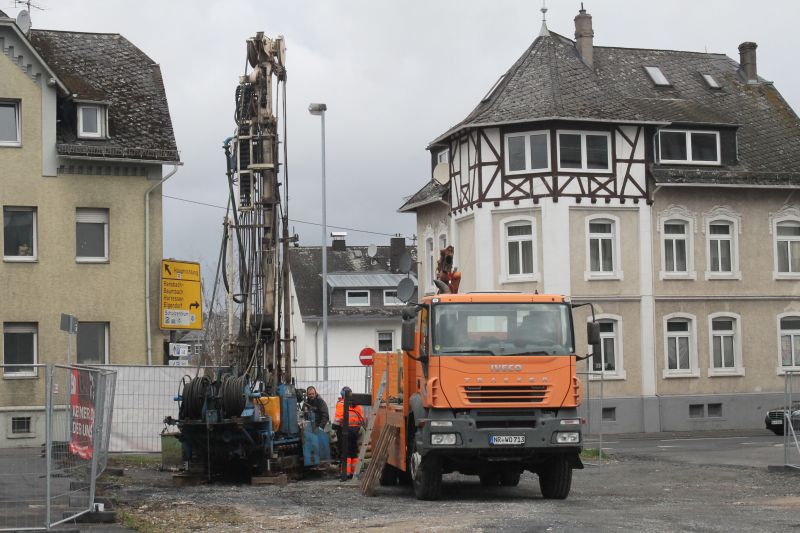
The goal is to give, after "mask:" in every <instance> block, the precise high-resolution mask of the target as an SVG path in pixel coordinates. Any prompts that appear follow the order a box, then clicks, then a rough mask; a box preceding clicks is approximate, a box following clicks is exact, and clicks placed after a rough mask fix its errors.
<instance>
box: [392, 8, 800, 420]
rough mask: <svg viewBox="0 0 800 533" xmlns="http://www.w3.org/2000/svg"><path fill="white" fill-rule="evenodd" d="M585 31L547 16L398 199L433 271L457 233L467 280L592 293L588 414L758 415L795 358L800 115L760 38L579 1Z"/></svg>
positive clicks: (467, 287) (437, 142)
mask: <svg viewBox="0 0 800 533" xmlns="http://www.w3.org/2000/svg"><path fill="white" fill-rule="evenodd" d="M575 37H576V39H575V41H573V40H571V39H568V38H566V37H563V36H561V35H558V34H556V33H554V32H551V31H549V30H548V29H547V27H546V25H543V27H542V31H541V33H540V35H539V36H538V37H537V38H536V39H535V40H534V41H533V43H532V44H531V45H530V46H529V47H528V49H526V50H525V51H524V53H523V54H522V55H521V56H520V57H519V58H518V59H517V61H516V62H515V63H514V64H513V65H512V66H511V68H509V69H508V70H507V71H506V72H505V73H501V75H500V77H499V79H498V80H497V82H496V83H495V84H494V86H493V87H492V88H491V89H490V90H489V92H488V93H487V94H486V95H485V96H483V98H482V99H481V100H480V102H478V104H477V105H476V106H475V108H474V109H473V110H472V111H471V112H470V113H469V114H467V116H466V117H465V118H464V120H462V121H461V122H459V123H458V124H456V125H455V126H453V127H452V128H450V129H449V130H447V131H445V132H444V133H443V134H442V135H440V136H439V137H437V138H436V139H434V140H433V141H432V142H431V143H430V145H429V147H428V149H429V150H430V151H431V154H432V162H433V166H432V170H433V172H432V174H433V179H432V181H431V182H429V183H428V184H426V185H425V186H424V187H423V188H422V189H420V190H419V191H418V192H417V193H416V194H415V195H413V196H412V197H410V198H409V199H408V201H407V202H406V203H405V204H404V205H403V207H401V209H400V210H401V211H402V212H414V213H415V214H416V216H417V229H418V234H419V236H420V240H419V243H418V246H419V256H420V258H425V259H424V260H423V261H421V262H422V263H423V266H422V267H421V271H420V273H421V277H420V282H421V283H420V290H421V291H422V292H429V293H430V292H433V291H435V287H433V285H432V284H431V283H430V277H431V276H432V272H433V267H432V266H428V265H426V264H425V263H426V262H429V259H430V258H431V257H434V256H435V255H436V254H437V252H438V250H437V247H438V244H439V243H440V242H447V243H452V244H453V245H454V246H455V264H456V265H457V266H458V267H459V268H460V270H461V271H462V281H461V288H462V290H464V291H467V292H468V291H475V290H478V291H484V290H512V291H528V292H533V291H539V292H546V293H562V294H569V295H570V296H571V297H572V298H573V299H574V300H575V301H581V302H591V303H592V304H593V305H594V310H595V314H596V318H597V319H598V320H600V322H601V336H602V338H603V348H602V352H601V354H598V357H596V358H594V359H593V360H592V361H591V363H588V366H587V368H586V371H587V373H588V374H589V375H588V376H587V377H586V380H585V386H586V387H587V390H589V389H592V390H593V392H591V393H590V394H591V395H596V394H597V393H598V390H597V388H593V384H594V383H595V380H600V378H601V377H602V378H603V381H604V383H605V385H604V387H605V389H604V391H605V393H604V394H605V398H604V403H603V408H602V410H603V417H602V421H601V420H599V419H598V418H597V417H595V418H594V419H593V421H590V426H591V427H590V430H592V431H595V430H598V429H600V426H601V425H602V429H603V430H604V431H610V432H614V431H671V430H686V429H700V428H709V429H710V428H755V427H759V426H761V425H762V424H763V412H762V410H761V406H763V405H769V404H772V403H775V402H777V401H778V400H777V399H778V398H779V397H780V391H781V390H782V388H783V380H784V374H785V373H786V372H787V371H789V370H797V371H800V351H798V349H797V347H796V346H794V345H792V344H791V339H793V338H795V337H796V336H797V333H796V331H797V329H796V328H797V324H800V298H798V296H797V295H798V291H797V283H798V281H800V200H799V199H798V194H797V192H798V189H800V172H799V171H798V169H800V119H798V117H797V115H796V114H795V113H794V111H793V110H792V109H791V108H790V107H789V106H788V104H787V103H786V101H785V100H784V99H783V98H782V97H781V95H780V93H779V92H778V90H777V89H776V88H775V86H774V85H773V84H772V83H771V82H767V81H765V80H764V79H763V78H762V77H759V76H758V73H757V69H756V65H757V61H756V54H755V51H756V45H755V43H751V42H745V43H742V44H741V45H740V47H739V53H740V58H739V61H738V62H737V61H734V60H732V59H730V58H729V57H727V56H726V55H724V54H715V53H707V52H702V53H700V52H685V51H676V50H650V49H641V48H618V47H606V46H595V45H594V31H593V29H592V21H591V16H590V15H589V14H588V13H586V12H585V10H583V9H582V10H581V11H580V13H579V14H578V15H577V16H576V17H575ZM445 228H446V232H447V234H446V235H444V232H445ZM423 280H424V282H423ZM579 313H580V311H579ZM585 319H588V316H586V315H579V316H578V320H579V321H583V320H585ZM581 329H582V328H578V327H576V336H577V337H578V341H577V343H576V344H577V345H578V346H580V345H582V344H583V341H582V339H581V338H580V336H581ZM745 332H746V334H745ZM623 354H624V357H623ZM742 393H747V394H742ZM593 409H595V411H594V412H595V413H596V412H598V411H597V406H594V407H593ZM700 414H702V416H700Z"/></svg>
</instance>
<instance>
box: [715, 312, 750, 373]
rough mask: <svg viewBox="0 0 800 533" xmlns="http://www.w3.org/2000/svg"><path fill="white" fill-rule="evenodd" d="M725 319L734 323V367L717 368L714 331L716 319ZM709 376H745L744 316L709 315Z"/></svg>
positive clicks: (728, 314) (722, 313) (733, 314)
mask: <svg viewBox="0 0 800 533" xmlns="http://www.w3.org/2000/svg"><path fill="white" fill-rule="evenodd" d="M718 318H724V319H728V320H732V321H733V332H732V333H733V367H732V368H716V367H715V366H714V336H715V333H714V329H713V323H714V320H715V319H718ZM708 375H709V376H710V377H714V376H744V365H743V364H742V316H741V315H739V314H736V313H726V312H719V313H712V314H710V315H708Z"/></svg>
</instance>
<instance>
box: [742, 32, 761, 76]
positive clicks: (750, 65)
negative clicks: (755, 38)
mask: <svg viewBox="0 0 800 533" xmlns="http://www.w3.org/2000/svg"><path fill="white" fill-rule="evenodd" d="M757 47H758V45H757V44H756V43H751V42H744V43H742V44H740V45H739V68H740V69H741V71H742V74H743V75H744V79H745V80H747V83H758V71H757V69H756V48H757Z"/></svg>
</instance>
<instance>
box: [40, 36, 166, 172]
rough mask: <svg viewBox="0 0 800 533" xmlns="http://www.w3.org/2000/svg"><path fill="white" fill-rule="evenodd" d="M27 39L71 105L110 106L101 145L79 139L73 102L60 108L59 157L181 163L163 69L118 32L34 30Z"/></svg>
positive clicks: (99, 142)
mask: <svg viewBox="0 0 800 533" xmlns="http://www.w3.org/2000/svg"><path fill="white" fill-rule="evenodd" d="M29 38H30V41H31V44H32V45H33V47H34V48H35V49H36V51H37V52H38V53H39V54H40V55H41V56H42V58H43V59H44V60H45V62H46V63H47V65H48V66H49V67H50V68H51V69H52V70H53V71H54V72H55V73H56V75H57V76H58V77H59V79H61V80H62V81H63V82H64V84H65V85H66V86H67V88H68V89H69V91H70V92H71V93H72V94H73V95H75V96H74V99H75V100H88V101H95V102H106V103H108V130H109V138H108V139H103V140H100V139H97V140H87V139H78V138H77V136H76V133H77V128H76V126H75V118H74V117H75V111H74V109H75V108H74V107H73V105H72V102H67V103H66V108H65V107H64V106H63V105H60V107H61V108H62V109H66V111H64V112H62V113H60V115H62V116H59V119H60V122H59V125H58V128H57V142H58V152H59V153H60V154H62V155H74V156H89V157H113V158H124V159H140V160H155V161H165V162H166V161H170V162H177V161H179V160H180V156H179V154H178V149H177V146H176V144H175V134H174V132H173V129H172V119H171V118H170V114H169V106H168V104H167V96H166V92H165V91H164V81H163V79H162V77H161V69H160V68H159V66H158V64H157V63H155V62H154V61H153V60H152V59H151V58H150V57H148V56H147V54H145V53H144V52H142V51H141V50H139V48H137V47H136V46H135V45H133V44H132V43H131V42H130V41H128V40H127V39H126V38H125V37H123V36H122V35H119V34H116V33H80V32H69V31H52V30H37V29H34V30H31V33H30V36H29ZM59 104H61V102H59Z"/></svg>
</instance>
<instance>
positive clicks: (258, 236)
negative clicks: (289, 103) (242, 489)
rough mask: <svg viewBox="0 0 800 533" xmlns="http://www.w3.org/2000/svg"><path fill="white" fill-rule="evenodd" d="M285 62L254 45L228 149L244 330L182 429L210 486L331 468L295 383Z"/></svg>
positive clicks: (261, 38) (236, 289)
mask: <svg viewBox="0 0 800 533" xmlns="http://www.w3.org/2000/svg"><path fill="white" fill-rule="evenodd" d="M285 59H286V47H285V41H284V39H283V37H282V36H279V37H277V38H275V39H271V38H269V37H266V36H265V35H264V34H263V32H259V33H257V34H256V35H255V37H252V38H250V39H248V40H247V65H249V67H250V70H249V71H248V70H247V68H246V70H245V73H244V75H242V76H241V77H240V78H239V83H238V85H237V86H236V91H235V111H234V118H235V123H236V124H235V131H234V135H233V136H231V137H229V138H227V139H225V141H224V143H223V149H224V152H225V162H226V179H227V185H228V193H229V198H228V211H229V213H230V214H231V215H232V217H230V218H226V220H231V219H232V223H229V227H228V228H226V232H225V235H226V237H224V238H223V243H222V249H223V250H224V249H225V248H226V247H227V243H226V242H225V239H228V238H230V239H233V241H234V244H235V247H236V250H237V253H236V257H235V262H236V263H237V266H238V268H237V269H236V275H235V276H233V277H234V278H235V279H234V280H233V281H232V282H231V283H228V282H227V280H228V275H227V273H224V274H223V280H225V286H226V290H227V291H228V292H229V293H230V294H231V295H232V297H233V301H234V302H235V303H236V304H237V305H236V307H237V309H238V312H239V321H238V323H239V330H238V333H237V334H236V335H234V336H233V337H232V339H231V340H230V342H229V344H228V347H227V350H228V354H227V355H228V357H227V360H228V361H229V363H230V366H229V367H227V368H225V369H221V370H217V371H215V372H207V371H206V372H205V373H203V375H201V370H200V367H198V369H197V372H196V373H195V376H194V377H192V376H186V377H184V379H183V380H182V382H181V386H180V394H179V396H177V397H176V400H177V401H178V402H179V403H180V407H179V415H178V420H173V421H172V423H174V424H176V425H177V426H178V429H179V430H180V433H179V436H178V438H179V439H180V441H181V443H182V448H183V457H184V460H186V461H187V462H188V465H189V470H190V471H195V472H199V471H202V472H204V473H205V474H207V475H208V477H209V478H211V477H212V476H213V475H221V474H223V473H232V472H237V473H245V474H247V473H249V474H251V475H252V474H261V473H264V472H269V471H276V470H286V469H289V468H293V467H298V466H315V465H318V464H320V462H323V461H326V460H328V459H330V441H329V439H328V435H327V434H326V433H324V432H323V431H322V430H320V429H318V428H317V427H316V426H315V424H314V423H313V422H314V421H313V419H312V420H310V421H303V420H302V419H301V417H300V405H301V401H302V392H301V394H299V395H298V394H297V392H296V391H295V387H294V384H293V380H292V367H291V361H292V359H291V348H292V344H291V342H292V341H291V339H292V336H291V328H290V299H289V297H288V294H289V269H288V262H287V261H286V257H287V250H288V246H289V244H290V243H291V242H295V241H296V240H297V237H296V236H290V235H289V230H288V210H287V207H288V173H287V172H286V164H285V162H286V138H285V137H286V135H285V133H286V127H285V114H286V67H285ZM279 118H280V119H281V120H282V121H283V139H282V140H281V138H280V135H279ZM281 147H282V148H283V150H281ZM281 156H282V158H281ZM281 160H283V164H281ZM281 178H282V179H281ZM221 263H222V262H221ZM218 271H219V269H218Z"/></svg>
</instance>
